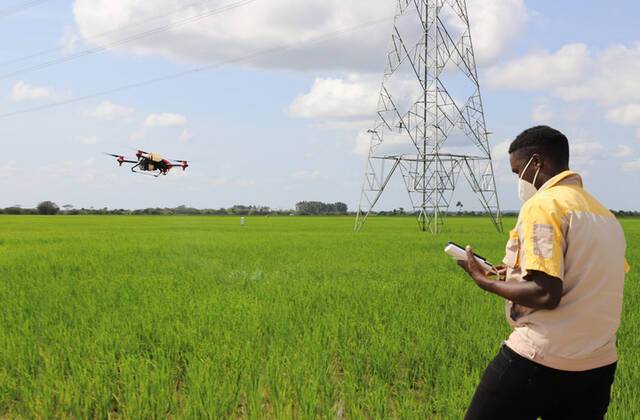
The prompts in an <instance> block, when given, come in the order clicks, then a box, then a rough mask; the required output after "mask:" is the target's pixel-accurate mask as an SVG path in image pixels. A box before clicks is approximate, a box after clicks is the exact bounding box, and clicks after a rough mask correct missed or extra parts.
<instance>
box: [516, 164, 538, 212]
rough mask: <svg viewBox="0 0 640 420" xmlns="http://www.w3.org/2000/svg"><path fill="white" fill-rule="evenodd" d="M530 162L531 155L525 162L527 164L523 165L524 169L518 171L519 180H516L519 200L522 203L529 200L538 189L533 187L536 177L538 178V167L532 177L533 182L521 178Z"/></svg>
mask: <svg viewBox="0 0 640 420" xmlns="http://www.w3.org/2000/svg"><path fill="white" fill-rule="evenodd" d="M531 162H533V156H532V157H531V159H529V163H527V166H525V167H524V170H523V171H522V172H521V173H520V180H519V182H518V196H519V197H520V200H521V201H522V202H523V203H524V202H525V201H527V200H529V199H530V198H531V197H533V196H534V195H535V194H536V193H537V192H538V190H537V189H536V187H535V183H536V179H538V174H539V173H540V168H538V170H537V171H536V174H535V176H534V177H533V184H532V183H530V182H529V181H525V180H524V179H522V177H523V176H524V173H525V172H527V169H528V168H529V165H531Z"/></svg>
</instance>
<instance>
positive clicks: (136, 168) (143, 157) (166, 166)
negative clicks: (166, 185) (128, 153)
mask: <svg viewBox="0 0 640 420" xmlns="http://www.w3.org/2000/svg"><path fill="white" fill-rule="evenodd" d="M106 154H107V155H109V156H113V157H114V158H116V162H118V164H119V165H120V166H122V164H123V163H130V164H133V166H132V167H131V172H133V173H149V174H152V175H153V176H155V177H159V176H160V175H166V174H168V173H169V171H170V170H171V169H173V168H175V167H178V168H182V170H183V171H185V170H186V169H187V168H188V167H189V163H188V162H187V161H186V160H168V159H164V158H163V157H162V156H160V155H159V154H157V153H149V152H145V151H143V150H138V151H137V152H136V158H137V160H132V159H127V158H125V157H124V156H122V155H114V154H112V153H106ZM172 162H176V163H178V165H175V164H173V163H172Z"/></svg>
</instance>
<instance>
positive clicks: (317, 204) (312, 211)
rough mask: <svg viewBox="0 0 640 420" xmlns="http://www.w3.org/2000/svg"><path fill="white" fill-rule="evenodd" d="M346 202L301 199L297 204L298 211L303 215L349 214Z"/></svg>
mask: <svg viewBox="0 0 640 420" xmlns="http://www.w3.org/2000/svg"><path fill="white" fill-rule="evenodd" d="M347 211H348V207H347V205H346V204H345V203H340V202H338V203H323V202H321V201H300V202H299V203H297V204H296V213H297V214H301V215H328V214H347Z"/></svg>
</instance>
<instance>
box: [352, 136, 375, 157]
mask: <svg viewBox="0 0 640 420" xmlns="http://www.w3.org/2000/svg"><path fill="white" fill-rule="evenodd" d="M370 148H371V134H369V133H367V132H366V131H359V132H358V135H357V136H356V144H355V146H354V148H353V154H355V155H358V156H368V155H369V149H370Z"/></svg>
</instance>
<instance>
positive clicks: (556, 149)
mask: <svg viewBox="0 0 640 420" xmlns="http://www.w3.org/2000/svg"><path fill="white" fill-rule="evenodd" d="M519 151H522V152H529V153H530V154H533V153H540V154H542V155H543V156H545V157H546V158H549V159H551V160H553V162H555V163H556V164H559V165H566V166H568V165H569V140H567V137H566V136H565V135H564V134H562V133H561V132H560V131H558V130H556V129H555V128H551V127H549V126H546V125H538V126H535V127H531V128H529V129H527V130H524V131H523V132H522V133H520V135H519V136H518V137H516V139H515V140H514V141H513V142H512V143H511V146H509V154H512V153H515V152H519Z"/></svg>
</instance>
